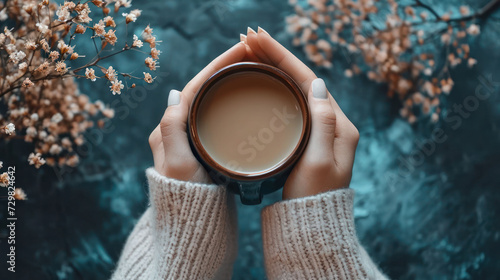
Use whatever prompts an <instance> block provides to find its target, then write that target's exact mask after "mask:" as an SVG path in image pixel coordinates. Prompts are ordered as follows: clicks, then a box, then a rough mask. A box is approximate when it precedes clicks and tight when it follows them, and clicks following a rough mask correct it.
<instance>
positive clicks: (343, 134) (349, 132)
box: [242, 27, 359, 199]
mask: <svg viewBox="0 0 500 280" xmlns="http://www.w3.org/2000/svg"><path fill="white" fill-rule="evenodd" d="M242 40H243V41H244V42H245V43H246V44H247V45H248V46H249V47H250V49H251V52H252V55H255V56H256V57H258V58H259V59H260V60H261V61H263V62H266V63H269V64H271V65H274V66H276V67H278V68H280V69H281V70H283V71H285V72H286V73H287V74H288V75H290V76H291V77H292V78H293V79H294V80H295V81H296V82H297V84H298V85H299V86H300V87H301V88H302V90H303V92H304V93H307V99H308V102H309V109H310V111H311V118H312V128H311V136H310V139H309V143H308V145H307V147H306V149H305V151H304V154H303V155H302V156H301V158H300V159H299V161H298V162H297V164H296V165H295V167H294V168H293V170H292V172H291V174H290V176H289V177H288V179H287V181H286V183H285V186H284V189H283V199H292V198H299V197H305V196H311V195H315V194H318V193H322V192H326V191H329V190H334V189H339V188H344V187H348V186H349V183H350V181H351V175H352V166H353V163H354V154H355V151H356V146H357V144H358V140H359V133H358V130H357V129H356V127H355V126H354V125H353V124H352V123H351V122H350V121H349V119H348V118H347V117H346V116H345V115H344V113H343V112H342V110H341V109H340V107H339V105H338V104H337V102H336V101H335V100H334V99H333V97H332V96H331V94H330V93H329V92H328V90H327V89H326V86H325V83H324V81H323V80H322V79H318V78H317V77H316V75H315V74H314V73H313V71H312V70H311V69H309V67H307V66H306V65H305V64H304V63H302V62H301V61H300V60H299V59H298V58H297V57H295V56H294V55H293V54H292V53H291V52H290V51H288V50H287V49H286V48H284V47H283V46H282V45H280V44H279V43H278V42H277V41H276V40H274V39H273V38H272V37H271V36H270V35H269V34H268V33H267V32H266V31H264V30H263V29H262V28H260V27H259V30H258V33H257V32H255V31H253V30H252V29H251V28H249V29H248V32H247V36H246V37H242Z"/></svg>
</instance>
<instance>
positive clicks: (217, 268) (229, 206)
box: [112, 168, 386, 280]
mask: <svg viewBox="0 0 500 280" xmlns="http://www.w3.org/2000/svg"><path fill="white" fill-rule="evenodd" d="M146 175H147V177H148V181H149V193H150V204H151V206H150V207H149V208H148V209H147V210H146V212H145V213H144V214H143V215H142V217H141V218H140V220H139V222H138V223H137V225H136V226H135V228H134V229H133V231H132V233H131V234H130V236H129V237H128V240H127V242H126V244H125V247H124V248H123V251H122V254H121V257H120V260H119V262H118V266H117V268H116V270H115V272H114V274H113V276H112V279H113V280H121V279H126V280H129V279H148V280H156V279H175V280H178V279H196V280H198V279H217V280H219V279H231V275H232V265H233V262H234V260H235V258H236V251H237V243H236V239H237V229H236V212H235V204H234V197H233V195H232V194H230V193H228V192H227V191H226V189H225V188H223V187H220V186H217V185H207V184H198V183H191V182H183V181H178V180H175V179H170V178H166V177H164V176H162V175H160V174H159V173H158V172H156V171H155V170H154V169H153V168H149V169H148V170H147V171H146ZM353 199H354V191H352V190H350V189H342V190H335V191H330V192H327V193H323V194H319V195H316V196H311V197H306V198H301V199H293V200H288V201H282V202H278V203H275V204H273V205H271V206H268V207H266V208H265V209H264V211H263V213H262V230H263V243H264V259H265V265H266V271H267V277H268V279H270V280H273V279H287V280H288V279H307V280H309V279H386V277H385V276H384V275H383V274H382V273H381V272H380V271H379V270H378V269H377V267H376V265H375V264H374V263H373V262H372V261H371V259H370V257H369V256H368V255H367V253H366V251H365V250H364V249H363V247H361V245H360V244H359V241H358V239H357V237H356V230H355V227H354V217H353ZM236 278H237V279H239V277H236Z"/></svg>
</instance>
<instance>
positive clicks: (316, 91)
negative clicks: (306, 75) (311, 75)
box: [311, 78, 328, 99]
mask: <svg viewBox="0 0 500 280" xmlns="http://www.w3.org/2000/svg"><path fill="white" fill-rule="evenodd" d="M311 86H312V91H313V96H314V98H319V99H326V96H327V94H328V92H327V90H326V85H325V81H323V79H320V78H317V79H315V80H314V81H312V84H311Z"/></svg>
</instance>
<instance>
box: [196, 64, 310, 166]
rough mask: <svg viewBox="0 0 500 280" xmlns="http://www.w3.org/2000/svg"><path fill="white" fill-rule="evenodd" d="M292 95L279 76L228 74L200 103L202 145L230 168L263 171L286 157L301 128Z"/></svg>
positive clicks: (294, 144)
mask: <svg viewBox="0 0 500 280" xmlns="http://www.w3.org/2000/svg"><path fill="white" fill-rule="evenodd" d="M302 124H303V120H302V114H301V111H300V106H299V103H298V101H297V99H296V97H295V96H294V94H293V93H292V92H291V91H290V90H289V89H288V88H287V87H286V86H285V85H284V84H283V83H281V82H280V81H278V80H277V79H275V78H273V77H271V76H268V75H265V74H262V73H259V72H251V71H248V72H242V73H237V74H232V75H230V76H227V77H225V78H223V79H222V80H220V81H219V82H217V83H216V84H215V85H214V86H212V88H211V89H210V90H209V91H208V92H207V93H206V95H205V96H204V98H203V100H202V101H201V103H200V107H199V111H198V118H197V129H198V135H199V138H200V141H201V144H202V145H203V147H204V148H205V150H206V151H207V153H208V154H209V155H210V157H212V158H213V159H214V160H215V161H216V162H217V163H218V164H220V165H222V166H223V167H226V168H228V169H230V170H233V171H238V172H242V173H255V172H263V171H266V170H268V169H270V168H272V167H274V166H276V165H278V164H279V163H280V162H281V161H283V160H284V159H286V158H287V157H288V156H289V155H290V154H291V153H292V152H293V150H294V149H295V147H296V146H297V144H298V142H299V140H300V136H301V132H302Z"/></svg>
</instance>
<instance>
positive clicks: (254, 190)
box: [238, 182, 262, 205]
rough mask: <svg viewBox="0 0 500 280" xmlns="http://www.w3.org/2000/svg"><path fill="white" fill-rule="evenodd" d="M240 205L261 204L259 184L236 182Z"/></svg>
mask: <svg viewBox="0 0 500 280" xmlns="http://www.w3.org/2000/svg"><path fill="white" fill-rule="evenodd" d="M238 191H239V192H240V199H241V203H243V204H245V205H256V204H260V203H261V202H262V192H261V182H238Z"/></svg>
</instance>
